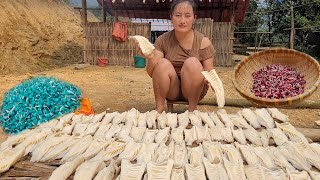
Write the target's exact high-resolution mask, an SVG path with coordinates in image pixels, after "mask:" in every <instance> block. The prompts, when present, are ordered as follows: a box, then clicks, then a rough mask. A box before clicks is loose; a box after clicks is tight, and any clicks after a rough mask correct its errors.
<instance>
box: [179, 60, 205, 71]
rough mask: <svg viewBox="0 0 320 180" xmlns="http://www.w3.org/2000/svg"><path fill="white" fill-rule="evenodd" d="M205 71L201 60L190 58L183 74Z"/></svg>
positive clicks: (184, 66)
mask: <svg viewBox="0 0 320 180" xmlns="http://www.w3.org/2000/svg"><path fill="white" fill-rule="evenodd" d="M201 71H203V66H202V64H201V62H200V61H199V59H197V58H195V57H190V58H188V59H186V61H185V62H184V63H183V66H182V69H181V73H195V72H201Z"/></svg>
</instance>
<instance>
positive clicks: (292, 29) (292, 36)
mask: <svg viewBox="0 0 320 180" xmlns="http://www.w3.org/2000/svg"><path fill="white" fill-rule="evenodd" d="M290 10H291V33H290V49H294V17H293V5H292V1H291V7H290Z"/></svg>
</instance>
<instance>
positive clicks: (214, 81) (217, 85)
mask: <svg viewBox="0 0 320 180" xmlns="http://www.w3.org/2000/svg"><path fill="white" fill-rule="evenodd" d="M201 73H202V75H203V76H204V78H205V79H206V80H208V81H209V83H210V85H211V87H212V89H213V90H214V92H215V94H216V99H217V104H218V107H220V108H221V107H223V106H224V104H225V99H224V89H223V84H222V81H221V79H220V78H219V76H218V74H217V72H216V70H214V69H212V70H211V71H210V72H208V71H202V72H201Z"/></svg>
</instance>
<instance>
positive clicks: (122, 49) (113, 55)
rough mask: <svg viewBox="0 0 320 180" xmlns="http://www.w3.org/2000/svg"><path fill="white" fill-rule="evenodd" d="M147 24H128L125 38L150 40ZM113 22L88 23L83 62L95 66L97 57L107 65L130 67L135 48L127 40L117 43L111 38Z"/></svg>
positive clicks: (132, 62)
mask: <svg viewBox="0 0 320 180" xmlns="http://www.w3.org/2000/svg"><path fill="white" fill-rule="evenodd" d="M150 29H151V27H150V25H149V23H128V31H127V37H129V36H131V35H137V34H139V35H142V36H144V37H147V38H149V39H150V35H151V32H150ZM112 30H113V22H112V21H109V22H105V23H103V22H88V23H87V25H86V28H85V41H84V62H85V63H90V64H94V65H96V64H97V63H98V58H99V57H104V58H107V59H108V63H109V65H121V66H131V65H133V64H134V60H133V56H134V55H136V47H135V46H134V45H132V43H131V42H129V41H128V40H127V41H125V42H119V41H117V40H115V39H114V38H113V37H112Z"/></svg>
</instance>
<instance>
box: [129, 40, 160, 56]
mask: <svg viewBox="0 0 320 180" xmlns="http://www.w3.org/2000/svg"><path fill="white" fill-rule="evenodd" d="M134 44H135V46H136V47H137V53H138V55H139V56H140V57H143V58H146V59H147V60H149V59H153V58H154V53H155V50H153V51H152V53H151V54H148V55H145V54H143V53H142V50H141V48H140V46H139V43H138V41H135V42H134Z"/></svg>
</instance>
